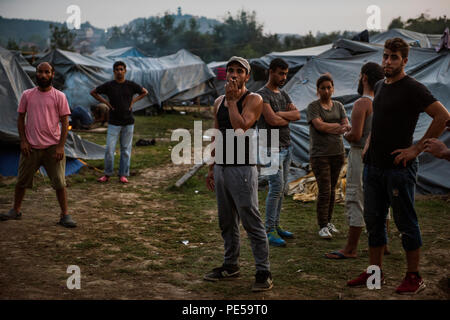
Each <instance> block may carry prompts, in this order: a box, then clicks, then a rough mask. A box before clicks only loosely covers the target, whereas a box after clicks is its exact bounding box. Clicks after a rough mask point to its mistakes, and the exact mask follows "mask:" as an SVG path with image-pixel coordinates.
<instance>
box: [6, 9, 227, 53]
mask: <svg viewBox="0 0 450 320" xmlns="http://www.w3.org/2000/svg"><path fill="white" fill-rule="evenodd" d="M173 17H174V18H175V25H178V24H179V23H181V22H182V21H185V23H186V24H188V23H189V20H190V19H191V18H194V19H196V20H197V24H198V26H199V31H200V32H201V33H206V32H210V31H212V28H213V26H215V25H217V24H220V22H219V21H217V20H215V19H208V18H205V17H196V16H193V15H190V14H183V15H181V14H173ZM155 18H156V17H148V18H137V19H134V20H132V21H130V22H129V23H128V24H125V25H123V26H120V28H126V27H127V26H130V27H132V28H133V27H134V26H136V25H137V24H139V23H142V22H144V21H145V20H147V19H155ZM50 24H54V25H57V26H61V25H62V23H60V22H52V21H44V20H24V19H8V18H3V17H1V16H0V46H3V47H6V46H7V44H8V40H9V39H12V40H14V41H15V42H16V43H17V44H18V45H19V46H20V47H23V46H27V47H31V46H32V45H36V46H37V47H38V48H39V49H40V50H45V49H46V48H47V45H48V39H49V37H50V29H49V25H50ZM111 30H112V28H108V30H107V32H106V33H105V30H104V29H99V28H96V27H94V26H92V25H91V24H90V23H89V22H86V23H83V24H81V28H80V29H79V30H74V32H75V33H76V34H77V36H76V39H75V41H74V45H75V48H76V49H77V50H81V51H82V52H86V51H87V52H89V51H92V50H93V48H94V47H97V46H104V45H105V43H106V41H107V39H108V36H109V35H110V32H111Z"/></svg>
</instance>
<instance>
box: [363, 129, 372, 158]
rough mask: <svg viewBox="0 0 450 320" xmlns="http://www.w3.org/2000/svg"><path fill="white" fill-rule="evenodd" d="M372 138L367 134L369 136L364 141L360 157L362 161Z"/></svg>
mask: <svg viewBox="0 0 450 320" xmlns="http://www.w3.org/2000/svg"><path fill="white" fill-rule="evenodd" d="M371 136H372V134H369V136H368V137H367V140H366V144H365V145H364V149H363V151H362V153H361V157H362V158H363V159H364V155H365V154H366V152H367V150H369V145H370V137H371Z"/></svg>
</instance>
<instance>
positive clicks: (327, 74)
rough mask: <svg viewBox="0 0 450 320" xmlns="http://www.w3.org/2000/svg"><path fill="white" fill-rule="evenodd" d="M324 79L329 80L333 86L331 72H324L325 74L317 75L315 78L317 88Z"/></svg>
mask: <svg viewBox="0 0 450 320" xmlns="http://www.w3.org/2000/svg"><path fill="white" fill-rule="evenodd" d="M325 81H330V82H331V85H332V86H333V87H334V82H333V78H332V77H331V74H329V73H325V74H323V75H321V76H320V77H319V79H317V82H316V86H317V89H319V87H320V84H321V83H322V82H325Z"/></svg>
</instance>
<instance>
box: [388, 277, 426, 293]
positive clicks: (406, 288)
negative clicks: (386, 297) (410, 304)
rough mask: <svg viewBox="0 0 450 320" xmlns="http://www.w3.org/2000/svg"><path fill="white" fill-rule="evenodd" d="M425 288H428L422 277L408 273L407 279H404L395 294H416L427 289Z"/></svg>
mask: <svg viewBox="0 0 450 320" xmlns="http://www.w3.org/2000/svg"><path fill="white" fill-rule="evenodd" d="M425 287H426V286H425V283H424V282H423V280H422V277H420V276H417V275H416V274H414V273H411V272H408V273H406V276H405V278H404V279H403V281H402V283H401V284H400V286H398V287H397V289H396V290H395V292H397V293H398V294H416V293H418V292H419V291H422V290H423V289H425Z"/></svg>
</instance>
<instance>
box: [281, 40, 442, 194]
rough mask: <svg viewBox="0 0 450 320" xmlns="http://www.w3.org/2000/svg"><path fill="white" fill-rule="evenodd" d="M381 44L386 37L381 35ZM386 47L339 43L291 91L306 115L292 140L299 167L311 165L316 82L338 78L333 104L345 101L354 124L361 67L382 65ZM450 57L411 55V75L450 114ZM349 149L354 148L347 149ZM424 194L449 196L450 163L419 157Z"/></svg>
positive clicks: (417, 51) (424, 51) (428, 51)
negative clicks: (310, 111)
mask: <svg viewBox="0 0 450 320" xmlns="http://www.w3.org/2000/svg"><path fill="white" fill-rule="evenodd" d="M379 36H380V37H379V38H380V39H381V38H382V36H383V34H381V35H379ZM382 52H383V45H381V44H374V43H363V42H358V41H351V40H338V41H336V42H335V43H334V44H333V47H332V48H331V49H329V50H327V51H325V52H323V53H321V54H319V55H318V56H315V57H311V58H310V59H309V60H308V61H307V62H306V63H305V65H304V66H303V67H302V68H301V69H300V70H299V71H298V72H297V73H296V74H295V76H294V77H292V79H291V80H290V81H289V82H288V83H287V84H286V85H285V87H284V89H285V90H286V91H287V93H288V94H289V95H290V97H291V99H292V101H293V103H294V104H295V105H296V107H297V108H298V109H299V110H300V111H301V120H299V121H297V122H295V123H291V124H290V127H291V138H292V142H293V145H294V152H293V159H294V161H295V162H297V163H299V164H301V163H307V162H308V161H309V126H308V124H307V123H306V112H305V111H306V110H305V109H306V107H307V106H308V104H309V103H310V102H311V101H313V100H315V99H317V96H316V85H315V82H316V80H317V79H318V78H319V76H320V75H321V74H323V73H325V72H329V73H330V74H331V75H332V76H333V80H334V84H335V93H334V97H333V99H336V100H339V101H341V102H342V103H343V104H344V105H345V108H346V110H347V114H348V116H349V118H350V115H351V110H352V107H353V102H354V101H355V100H356V99H357V98H358V97H359V96H358V95H357V93H356V91H357V86H358V78H359V73H360V70H361V67H362V65H363V64H364V63H366V62H369V61H371V62H376V63H379V64H381V59H382ZM449 53H450V51H449V50H444V51H442V52H440V53H436V51H435V50H434V49H433V48H418V47H417V48H416V47H412V48H411V49H410V54H409V61H408V64H407V66H406V69H405V70H406V72H407V74H409V75H410V76H412V77H414V78H415V79H417V80H418V81H420V82H421V83H423V84H424V85H425V86H426V87H427V88H428V89H429V90H430V91H431V92H432V93H433V95H434V96H435V97H436V98H437V99H438V100H439V101H441V102H442V104H443V105H444V106H446V108H447V110H449V108H450V54H449ZM430 122H431V118H430V117H429V116H428V115H427V114H425V113H422V114H421V116H420V118H419V121H418V123H417V127H416V131H415V133H414V141H415V142H416V141H418V140H419V139H420V138H421V137H422V136H423V135H424V133H425V131H426V129H427V128H428V126H429V124H430ZM441 139H443V140H444V142H445V143H447V145H449V143H450V133H449V132H445V133H444V134H443V136H442V137H441ZM346 148H347V149H348V145H347V144H346ZM419 164H420V166H419V172H418V176H419V178H418V185H417V186H418V192H420V193H447V192H449V191H450V181H449V180H448V179H446V177H445V175H442V172H446V171H448V165H449V164H448V162H446V161H445V160H441V159H436V158H433V157H432V156H430V155H429V154H422V155H420V156H419Z"/></svg>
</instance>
